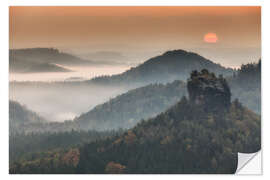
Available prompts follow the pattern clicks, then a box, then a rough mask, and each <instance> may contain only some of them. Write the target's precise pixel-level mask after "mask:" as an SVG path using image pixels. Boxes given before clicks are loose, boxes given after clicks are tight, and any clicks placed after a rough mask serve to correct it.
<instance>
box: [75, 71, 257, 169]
mask: <svg viewBox="0 0 270 180" xmlns="http://www.w3.org/2000/svg"><path fill="white" fill-rule="evenodd" d="M195 74H196V73H195ZM192 76H193V77H191V79H190V80H189V82H188V87H189V96H190V98H189V99H190V100H187V99H186V98H183V99H182V100H181V101H180V102H179V103H177V104H176V105H175V106H174V107H172V108H170V109H169V110H167V111H166V112H164V113H161V114H160V115H158V116H157V117H155V118H151V119H149V120H148V121H143V122H141V123H139V124H138V125H137V126H136V127H134V128H132V129H130V130H129V131H128V132H126V133H125V134H124V135H122V136H118V137H114V138H110V139H107V140H104V141H98V142H95V143H90V144H88V145H85V146H84V147H83V148H81V149H80V161H79V164H78V166H77V171H78V172H79V173H234V172H235V170H236V167H237V152H246V153H251V152H256V151H258V150H259V149H260V146H261V144H260V117H259V116H258V115H256V114H255V113H253V112H251V111H250V110H248V109H246V108H245V107H243V106H242V105H241V104H240V103H239V102H238V101H237V100H236V101H233V102H232V103H231V102H230V96H231V94H230V89H227V87H228V85H227V83H226V80H225V79H223V78H221V77H220V78H216V77H215V76H214V75H213V74H209V73H208V72H206V73H205V72H202V73H197V75H194V74H193V75H192ZM216 98H217V99H216ZM214 99H216V100H217V101H213V100H214ZM209 107H215V108H214V109H212V108H209Z"/></svg>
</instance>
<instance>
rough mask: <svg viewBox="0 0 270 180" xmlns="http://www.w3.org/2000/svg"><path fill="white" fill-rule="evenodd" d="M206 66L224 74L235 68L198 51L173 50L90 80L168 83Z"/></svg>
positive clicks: (183, 78)
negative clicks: (123, 70) (122, 70)
mask: <svg viewBox="0 0 270 180" xmlns="http://www.w3.org/2000/svg"><path fill="white" fill-rule="evenodd" d="M205 68H206V69H208V70H210V71H212V72H214V73H218V74H223V75H224V76H228V75H232V73H233V72H234V70H233V69H231V68H224V67H222V66H221V65H219V64H215V63H214V62H212V61H210V60H208V59H206V58H204V57H202V56H200V55H198V54H196V53H192V52H187V51H184V50H173V51H168V52H165V53H164V54H162V55H160V56H157V57H153V58H151V59H149V60H147V61H145V62H144V63H143V64H141V65H139V66H137V67H135V68H131V69H130V70H128V71H126V72H124V73H122V74H119V75H112V76H103V77H97V78H94V79H92V80H91V81H90V82H95V83H101V84H125V85H129V86H136V85H138V84H149V83H155V82H161V83H166V82H172V81H174V80H186V79H187V78H188V76H189V74H190V73H191V71H193V70H195V69H197V70H202V69H205Z"/></svg>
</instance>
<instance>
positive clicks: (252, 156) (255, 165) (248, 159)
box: [235, 150, 262, 175]
mask: <svg viewBox="0 0 270 180" xmlns="http://www.w3.org/2000/svg"><path fill="white" fill-rule="evenodd" d="M235 174H237V175H261V174H262V165H261V150H260V151H258V152H255V153H238V163H237V170H236V172H235Z"/></svg>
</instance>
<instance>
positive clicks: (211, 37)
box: [204, 33, 218, 43]
mask: <svg viewBox="0 0 270 180" xmlns="http://www.w3.org/2000/svg"><path fill="white" fill-rule="evenodd" d="M217 41H218V37H217V35H216V33H207V34H205V35H204V42H206V43H216V42H217Z"/></svg>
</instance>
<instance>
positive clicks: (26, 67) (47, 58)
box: [9, 48, 93, 73]
mask: <svg viewBox="0 0 270 180" xmlns="http://www.w3.org/2000/svg"><path fill="white" fill-rule="evenodd" d="M92 63H93V62H91V61H87V60H83V59H80V58H78V57H76V56H73V55H71V54H68V53H64V52H60V51H59V50H58V49H53V48H29V49H11V50H9V69H10V72H19V73H31V72H65V71H70V70H68V69H67V68H63V67H61V66H59V65H62V66H74V65H90V64H92Z"/></svg>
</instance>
